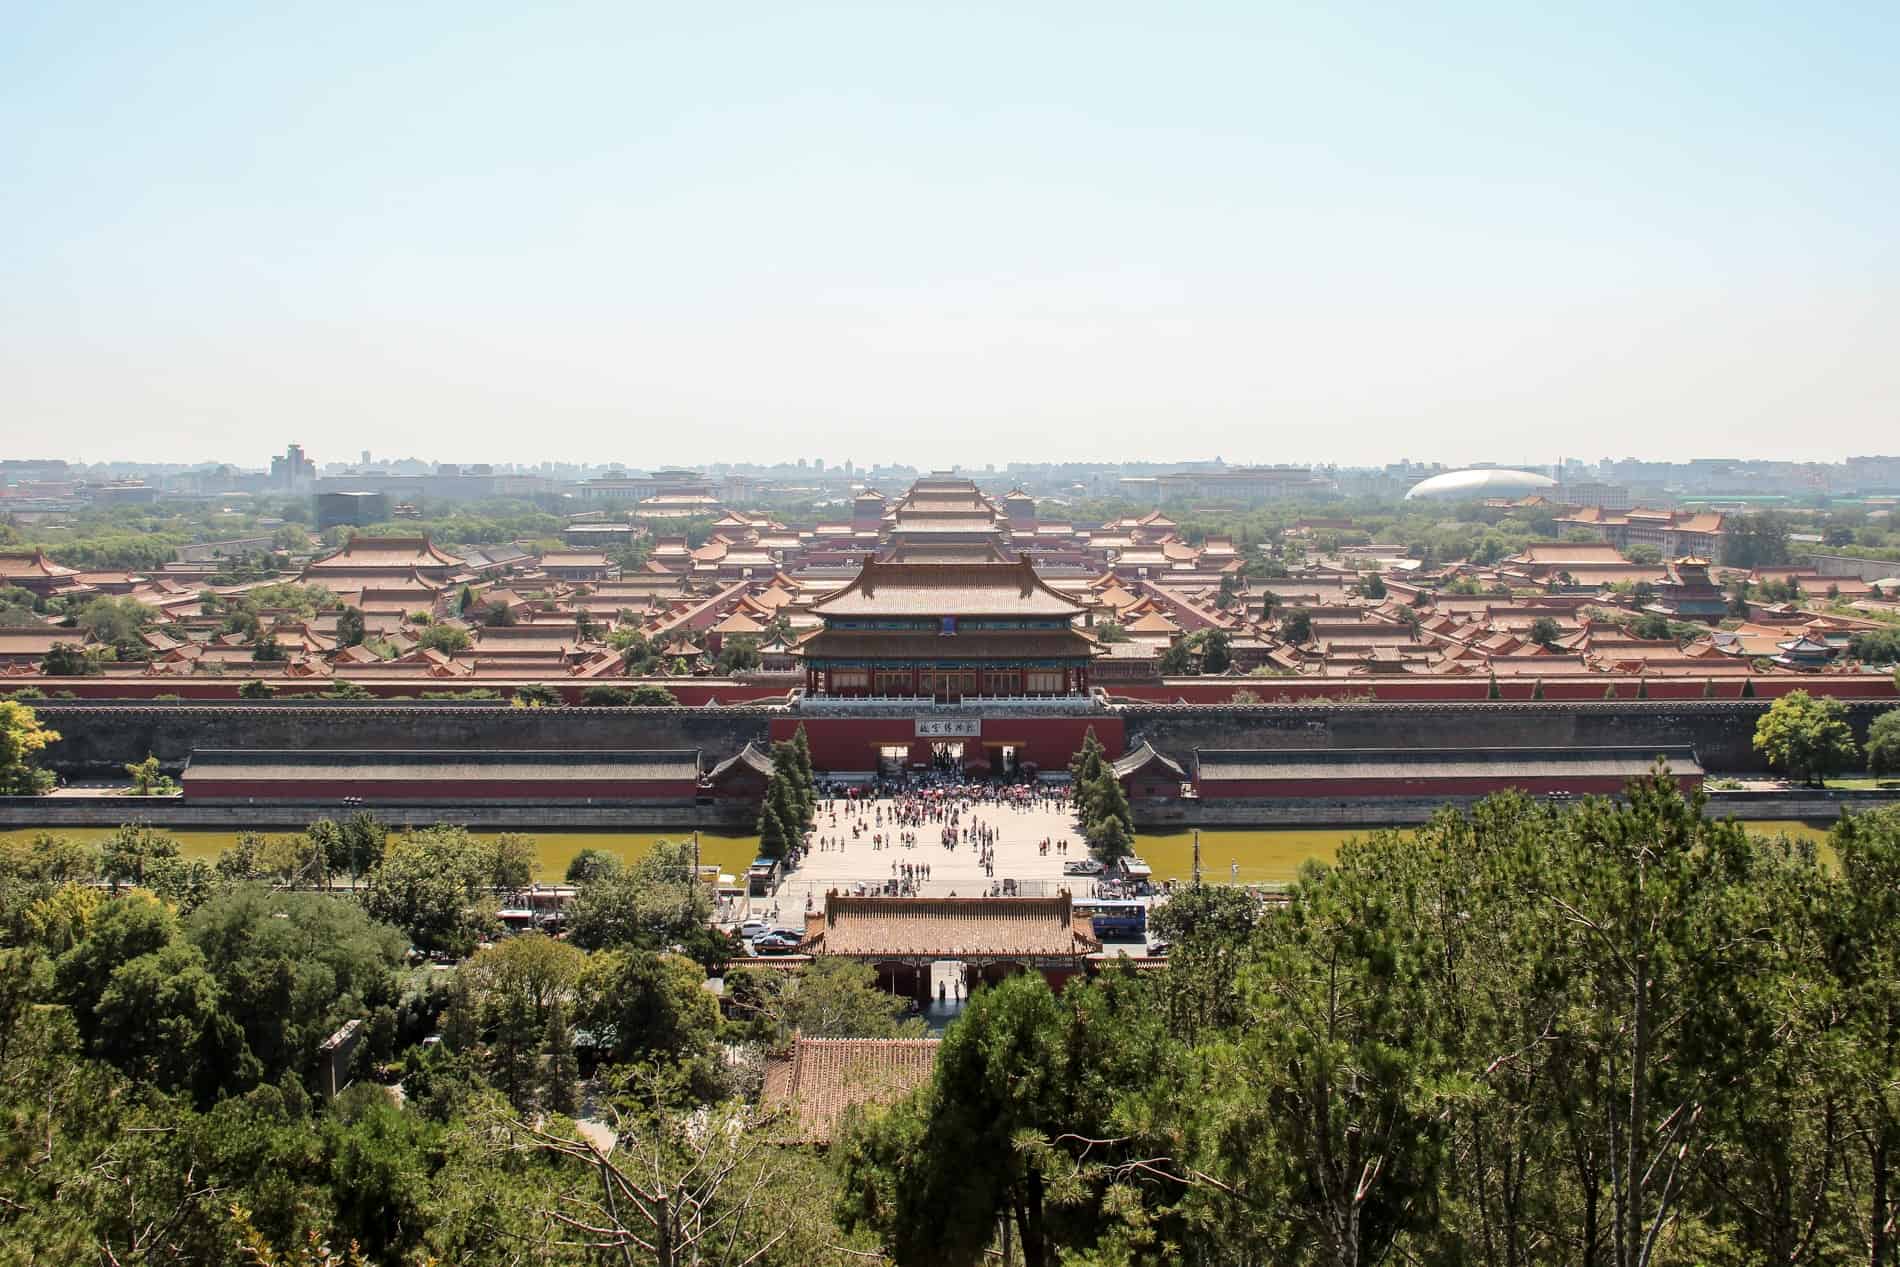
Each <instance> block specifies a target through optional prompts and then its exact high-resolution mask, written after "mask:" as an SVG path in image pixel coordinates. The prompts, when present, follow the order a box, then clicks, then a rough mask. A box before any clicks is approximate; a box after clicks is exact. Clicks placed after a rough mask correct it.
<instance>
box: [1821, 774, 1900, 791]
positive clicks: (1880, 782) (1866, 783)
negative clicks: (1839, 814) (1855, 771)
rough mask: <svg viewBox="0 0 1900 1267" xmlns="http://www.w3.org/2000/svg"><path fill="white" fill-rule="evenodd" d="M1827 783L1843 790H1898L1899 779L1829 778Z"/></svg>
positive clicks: (1899, 789)
mask: <svg viewBox="0 0 1900 1267" xmlns="http://www.w3.org/2000/svg"><path fill="white" fill-rule="evenodd" d="M1827 785H1828V786H1829V787H1831V788H1836V789H1839V790H1840V791H1843V792H1900V779H1876V778H1872V777H1868V778H1862V779H1829V780H1828V781H1827Z"/></svg>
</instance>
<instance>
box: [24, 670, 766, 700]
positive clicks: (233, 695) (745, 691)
mask: <svg viewBox="0 0 1900 1267" xmlns="http://www.w3.org/2000/svg"><path fill="white" fill-rule="evenodd" d="M248 680H249V679H247V678H245V677H244V676H243V675H242V674H241V673H237V672H233V673H231V674H229V675H227V676H225V677H218V678H168V677H142V678H97V677H94V678H80V677H51V678H49V677H31V676H22V677H9V678H5V679H0V690H5V691H17V690H19V689H21V688H22V687H27V686H35V687H38V688H39V689H40V690H42V691H44V692H46V693H47V694H48V695H52V694H53V693H55V692H63V691H71V692H72V693H73V695H74V696H76V697H77V698H79V699H148V700H149V699H153V698H155V697H157V696H160V695H176V696H179V697H181V698H182V699H184V700H185V701H186V702H188V703H199V702H202V701H210V700H238V699H242V696H240V695H239V694H238V691H239V690H240V689H241V688H242V687H243V686H244V684H245V682H246V681H248ZM266 680H267V681H269V682H270V685H271V688H272V689H273V690H274V691H276V693H277V694H276V698H277V699H286V700H288V699H298V698H303V697H311V698H314V697H317V696H320V695H322V694H323V692H325V691H328V690H332V689H334V687H335V685H336V684H335V683H334V682H332V681H330V680H329V679H327V678H324V679H305V680H285V679H282V678H270V679H266ZM357 685H358V686H360V687H362V688H363V689H364V690H366V691H368V692H369V693H370V694H371V695H373V696H375V697H376V698H377V699H386V700H402V699H419V698H420V697H421V694H422V692H424V691H430V692H447V693H449V694H450V695H453V694H455V693H456V692H460V691H475V690H488V691H494V692H495V693H496V694H498V695H500V696H501V697H502V698H503V699H504V700H505V699H507V698H508V697H509V696H511V695H513V694H514V691H515V688H516V687H517V686H518V685H521V683H516V682H496V681H492V680H483V679H469V678H404V679H401V680H398V681H387V682H376V681H371V682H358V683H357ZM535 685H537V686H549V687H553V688H554V690H555V691H557V692H559V694H560V695H561V697H562V700H563V702H564V703H568V704H579V703H580V702H581V695H582V693H583V692H585V691H586V690H587V689H588V688H589V687H594V686H612V687H617V688H619V689H621V690H629V689H631V688H633V687H636V686H646V685H651V686H664V687H665V688H666V689H667V690H669V691H671V692H673V696H674V698H676V699H677V700H679V702H680V704H681V705H682V706H684V707H687V708H699V707H701V706H703V705H705V704H706V703H707V702H708V701H712V702H716V703H719V704H750V703H755V702H758V701H765V702H767V703H779V702H782V701H783V700H784V699H785V696H786V693H787V692H788V691H790V690H791V689H792V688H793V687H794V686H795V685H798V683H797V682H794V681H792V680H790V679H787V680H785V681H783V682H779V683H776V684H774V683H760V682H732V681H727V680H725V679H723V678H677V677H666V678H625V677H607V678H571V679H568V680H565V681H555V682H537V683H535ZM245 702H247V703H248V702H250V701H245ZM424 702H425V703H435V702H436V701H434V700H428V701H424ZM490 702H493V701H490ZM603 707H604V706H603Z"/></svg>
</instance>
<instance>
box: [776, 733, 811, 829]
mask: <svg viewBox="0 0 1900 1267" xmlns="http://www.w3.org/2000/svg"><path fill="white" fill-rule="evenodd" d="M772 774H773V776H774V777H775V778H777V779H778V781H779V782H780V783H781V784H782V785H783V786H784V788H785V803H784V804H782V805H780V806H779V814H780V816H781V817H783V818H784V819H785V825H786V826H787V827H790V826H792V824H793V823H796V824H797V825H798V827H799V828H800V829H801V830H804V831H810V830H811V826H812V824H813V823H815V822H816V821H817V820H818V796H817V793H816V792H815V791H814V790H813V788H812V783H811V779H810V778H809V777H807V776H806V775H805V774H804V773H803V772H802V771H801V770H800V768H799V761H798V748H797V747H796V746H795V745H794V744H792V743H790V742H787V741H785V740H780V741H779V742H778V743H775V744H773V745H772ZM788 807H789V810H790V812H789V813H788V812H787V810H788Z"/></svg>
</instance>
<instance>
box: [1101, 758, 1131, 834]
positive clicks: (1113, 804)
mask: <svg viewBox="0 0 1900 1267" xmlns="http://www.w3.org/2000/svg"><path fill="white" fill-rule="evenodd" d="M1099 786H1100V789H1101V790H1100V791H1099V792H1098V793H1097V798H1096V804H1097V808H1098V812H1099V814H1100V817H1101V821H1102V824H1103V825H1104V826H1107V824H1109V823H1111V822H1114V823H1119V824H1121V827H1122V830H1123V831H1124V832H1125V833H1126V834H1127V836H1128V838H1129V840H1130V841H1131V842H1132V841H1133V840H1134V836H1135V812H1134V811H1133V810H1132V809H1130V808H1129V806H1128V792H1127V791H1126V789H1124V788H1123V787H1122V781H1121V780H1120V779H1118V778H1116V777H1115V770H1114V768H1113V767H1112V766H1109V767H1104V768H1103V770H1102V777H1101V781H1100V784H1099Z"/></svg>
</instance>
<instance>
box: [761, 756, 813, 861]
mask: <svg viewBox="0 0 1900 1267" xmlns="http://www.w3.org/2000/svg"><path fill="white" fill-rule="evenodd" d="M765 794H766V796H767V798H768V799H769V800H770V801H771V805H772V811H773V812H774V813H776V814H777V815H778V821H779V823H780V825H781V826H783V827H784V828H785V844H786V847H787V848H790V847H791V846H793V845H795V844H796V843H797V842H798V839H799V837H800V836H801V835H802V834H803V833H804V830H805V805H804V802H803V801H802V800H801V799H800V798H799V795H798V789H797V786H796V785H795V784H794V783H793V782H792V780H791V778H790V776H788V775H787V774H786V773H785V772H784V771H782V770H775V771H773V772H772V778H771V780H770V781H769V782H767V783H766V785H765Z"/></svg>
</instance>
